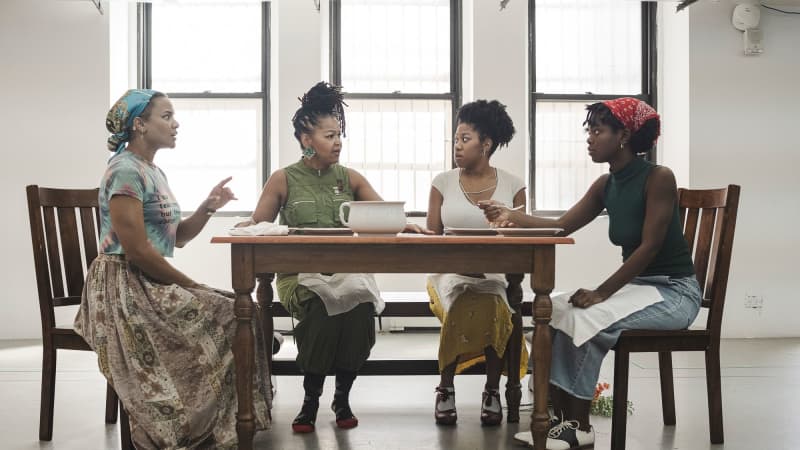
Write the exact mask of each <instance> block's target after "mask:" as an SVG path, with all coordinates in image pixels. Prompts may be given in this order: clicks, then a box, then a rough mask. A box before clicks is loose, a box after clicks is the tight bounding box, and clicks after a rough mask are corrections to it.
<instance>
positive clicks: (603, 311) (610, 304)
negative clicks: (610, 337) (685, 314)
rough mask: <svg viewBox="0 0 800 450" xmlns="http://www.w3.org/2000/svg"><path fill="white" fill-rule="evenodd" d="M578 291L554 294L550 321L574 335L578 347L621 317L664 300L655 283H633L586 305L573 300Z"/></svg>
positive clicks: (556, 326) (574, 341) (551, 323)
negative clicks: (570, 300)
mask: <svg viewBox="0 0 800 450" xmlns="http://www.w3.org/2000/svg"><path fill="white" fill-rule="evenodd" d="M574 293H575V291H571V292H567V293H564V294H560V295H556V296H553V298H552V301H553V318H552V320H551V321H550V325H552V326H553V327H554V328H557V329H559V330H561V331H563V332H564V333H566V334H568V335H570V336H571V337H572V342H573V343H575V346H576V347H580V346H581V345H583V344H584V343H585V342H586V341H588V340H589V339H591V338H593V337H594V336H595V335H596V334H597V333H599V332H600V331H602V330H604V329H606V328H608V327H609V326H610V325H612V324H613V323H615V322H617V321H618V320H620V319H623V318H625V317H628V316H630V315H631V314H633V313H635V312H636V311H641V310H642V309H644V308H646V307H648V306H650V305H652V304H654V303H658V302H660V301H663V300H664V298H663V297H662V296H661V293H660V292H658V289H656V288H655V287H654V286H648V285H642V284H632V283H629V284H626V285H625V286H623V287H622V288H621V289H620V290H619V291H617V292H616V293H615V294H614V295H612V296H611V297H609V298H608V299H606V301H604V302H602V303H598V304H596V305H592V306H590V307H588V308H585V309H584V308H578V307H575V306H572V304H571V303H569V298H570V297H572V294H574Z"/></svg>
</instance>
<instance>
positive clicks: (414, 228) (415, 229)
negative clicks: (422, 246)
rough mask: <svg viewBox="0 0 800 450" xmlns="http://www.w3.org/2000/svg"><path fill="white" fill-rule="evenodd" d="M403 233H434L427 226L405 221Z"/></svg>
mask: <svg viewBox="0 0 800 450" xmlns="http://www.w3.org/2000/svg"><path fill="white" fill-rule="evenodd" d="M403 233H417V234H434V233H433V231H431V230H429V229H427V228H422V227H421V226H419V225H417V224H415V223H407V224H406V227H405V228H403Z"/></svg>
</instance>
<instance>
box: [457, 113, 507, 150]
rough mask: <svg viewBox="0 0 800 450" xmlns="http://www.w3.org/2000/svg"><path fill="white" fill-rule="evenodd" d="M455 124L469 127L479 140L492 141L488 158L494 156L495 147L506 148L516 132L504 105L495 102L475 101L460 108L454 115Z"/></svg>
mask: <svg viewBox="0 0 800 450" xmlns="http://www.w3.org/2000/svg"><path fill="white" fill-rule="evenodd" d="M456 122H457V123H466V124H469V125H471V126H472V127H473V128H475V130H476V131H477V132H478V134H479V135H480V137H481V140H483V139H485V138H487V137H488V138H490V139H491V140H492V148H491V149H489V156H491V155H493V154H494V152H495V150H497V147H499V146H503V145H505V146H507V145H508V143H509V142H510V141H511V138H512V137H514V133H515V131H516V130H514V122H512V121H511V117H509V115H508V113H507V112H506V105H504V104H502V103H500V102H498V101H497V100H492V101H490V102H487V101H486V100H476V101H474V102H471V103H467V104H465V105H463V106H461V108H459V110H458V114H457V115H456Z"/></svg>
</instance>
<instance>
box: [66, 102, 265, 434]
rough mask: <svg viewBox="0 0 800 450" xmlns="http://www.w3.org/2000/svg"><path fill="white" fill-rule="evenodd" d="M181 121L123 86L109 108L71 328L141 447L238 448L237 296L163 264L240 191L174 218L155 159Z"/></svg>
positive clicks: (258, 385) (221, 186)
mask: <svg viewBox="0 0 800 450" xmlns="http://www.w3.org/2000/svg"><path fill="white" fill-rule="evenodd" d="M178 126H179V125H178V122H177V121H176V120H175V110H174V108H173V106H172V103H171V102H170V100H169V98H167V96H166V95H164V94H162V93H160V92H157V91H152V90H144V89H135V90H130V91H128V92H126V93H125V95H124V96H122V98H120V99H119V100H118V101H117V102H116V103H115V104H114V106H113V107H112V108H111V110H110V111H109V113H108V116H107V118H106V127H107V128H108V130H109V131H110V132H111V133H112V135H111V137H110V138H109V139H108V148H109V150H111V151H112V152H114V155H113V156H112V157H111V158H110V159H109V162H108V168H107V169H106V172H105V174H104V175H103V178H102V180H101V182H100V196H99V205H100V208H99V209H100V254H99V255H98V256H97V258H96V259H95V260H94V261H93V262H92V264H91V266H90V268H89V271H88V274H87V279H86V283H85V286H84V291H83V295H82V299H81V306H80V310H79V311H78V315H77V317H76V318H75V330H76V331H77V332H78V334H80V335H81V336H83V337H84V339H85V340H86V342H88V343H89V346H90V347H92V349H93V350H94V351H95V352H96V353H97V356H98V363H99V365H100V370H101V371H102V373H103V375H105V377H106V378H107V379H108V381H109V383H111V385H112V386H113V387H114V389H115V390H116V392H117V394H118V395H119V398H120V400H121V401H122V403H123V406H124V407H125V409H126V410H127V411H128V414H129V416H130V423H131V435H132V438H133V441H134V444H135V445H136V448H139V449H177V448H236V446H237V439H236V409H237V400H236V388H235V387H236V384H235V372H234V370H235V368H234V361H233V352H232V344H233V337H234V332H235V328H236V321H235V317H234V314H233V294H232V293H229V292H224V291H219V290H216V289H212V288H210V287H208V286H205V285H203V284H200V283H198V282H196V281H194V280H192V279H191V278H190V277H188V276H187V275H185V274H184V273H182V272H181V271H179V270H178V269H176V268H175V267H173V266H172V265H171V264H170V263H169V262H168V261H167V259H166V258H167V257H171V256H172V254H173V250H174V248H175V247H183V245H185V244H186V243H187V242H189V241H190V240H191V239H192V238H194V237H195V236H197V234H198V233H199V232H200V231H201V230H202V229H203V227H204V226H205V224H206V223H207V222H208V219H209V217H210V216H211V215H213V214H214V212H215V211H216V210H217V209H218V208H221V207H223V206H224V205H225V204H227V203H228V202H229V201H230V200H234V199H235V196H234V195H233V192H231V190H230V189H229V188H227V187H225V184H226V183H227V182H228V181H230V178H226V179H224V180H222V181H221V182H220V183H218V184H217V185H216V186H214V188H213V189H212V190H211V192H210V194H209V195H208V197H207V198H206V200H204V201H203V203H202V204H201V205H200V206H199V207H198V208H197V210H196V211H195V212H194V214H192V215H191V216H189V217H186V218H185V219H181V211H180V207H179V206H178V202H177V201H176V199H175V197H174V196H173V194H172V191H171V190H170V188H169V185H168V183H167V179H166V176H165V175H164V172H162V171H161V169H159V168H158V166H156V165H155V164H154V162H153V159H154V157H155V154H156V152H157V151H158V150H159V149H161V148H173V147H175V140H176V136H177V134H178ZM255 316H256V319H254V323H253V327H254V331H255V332H254V334H255V336H256V358H255V367H256V370H255V379H254V392H253V398H254V411H255V419H256V426H257V428H259V429H263V428H266V426H267V425H268V423H269V420H270V419H269V408H270V403H271V399H270V392H269V389H268V387H267V383H266V380H267V379H268V367H267V366H266V353H265V348H266V347H265V345H264V339H263V333H262V332H261V331H260V327H259V324H258V323H256V322H255V320H257V318H258V315H257V314H256V315H255Z"/></svg>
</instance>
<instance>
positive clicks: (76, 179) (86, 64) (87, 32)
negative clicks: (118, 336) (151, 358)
mask: <svg viewBox="0 0 800 450" xmlns="http://www.w3.org/2000/svg"><path fill="white" fill-rule="evenodd" d="M108 66H109V64H108V26H107V17H106V16H101V15H100V14H99V13H98V12H97V9H95V7H94V5H92V3H91V2H60V1H53V2H41V1H33V2H32V1H27V0H4V1H2V2H0V99H2V107H0V136H1V137H2V139H3V144H2V150H0V151H2V155H3V163H2V176H1V177H0V191H2V192H4V197H5V201H4V202H3V203H4V207H3V209H4V211H5V213H4V214H3V216H4V217H3V222H4V224H3V229H4V230H5V231H4V232H3V233H1V234H0V242H2V249H3V259H2V262H0V285H2V286H3V298H2V301H0V324H1V325H0V337H14V338H16V337H36V336H41V334H40V321H39V307H38V303H37V294H36V281H35V276H34V270H33V257H32V252H31V241H30V228H29V224H28V213H27V211H28V209H27V204H26V200H25V186H26V185H28V184H41V185H48V186H60V187H86V186H96V185H97V183H98V182H99V180H100V175H101V174H102V171H103V168H104V166H105V160H104V158H105V157H107V156H108V151H107V150H106V149H105V145H104V142H105V139H106V137H107V134H106V132H105V126H104V123H105V114H106V112H107V111H108V83H109V82H108V78H109V77H108V71H109V69H108ZM72 315H74V314H72ZM67 320H68V321H70V320H71V319H70V318H69V317H67Z"/></svg>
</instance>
